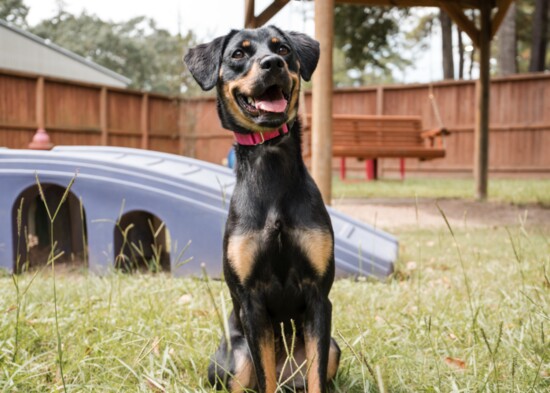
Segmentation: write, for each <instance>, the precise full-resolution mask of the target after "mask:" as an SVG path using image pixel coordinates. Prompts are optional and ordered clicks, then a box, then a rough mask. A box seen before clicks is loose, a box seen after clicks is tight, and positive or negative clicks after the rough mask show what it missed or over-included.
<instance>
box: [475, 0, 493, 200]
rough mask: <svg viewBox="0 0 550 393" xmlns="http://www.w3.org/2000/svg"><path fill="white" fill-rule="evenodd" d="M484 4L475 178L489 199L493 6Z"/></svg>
mask: <svg viewBox="0 0 550 393" xmlns="http://www.w3.org/2000/svg"><path fill="white" fill-rule="evenodd" d="M487 3H488V2H486V3H485V4H483V5H482V8H481V32H480V33H481V34H480V47H479V52H480V53H479V81H478V83H477V86H476V87H477V106H478V107H477V112H476V128H475V135H474V178H475V187H476V188H475V193H476V198H477V199H478V200H485V199H487V186H488V173H489V89H490V85H489V84H490V73H489V60H490V57H491V6H490V4H487Z"/></svg>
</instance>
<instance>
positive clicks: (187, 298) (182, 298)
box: [177, 293, 193, 305]
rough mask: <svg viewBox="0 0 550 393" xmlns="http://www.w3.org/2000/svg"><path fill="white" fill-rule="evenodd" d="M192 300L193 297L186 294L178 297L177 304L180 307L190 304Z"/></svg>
mask: <svg viewBox="0 0 550 393" xmlns="http://www.w3.org/2000/svg"><path fill="white" fill-rule="evenodd" d="M192 300H193V296H191V295H190V294H188V293H186V294H184V295H181V296H180V298H179V299H178V302H177V303H178V304H180V305H184V304H189V303H191V301H192Z"/></svg>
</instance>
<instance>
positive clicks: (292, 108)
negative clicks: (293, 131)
mask: <svg viewBox="0 0 550 393" xmlns="http://www.w3.org/2000/svg"><path fill="white" fill-rule="evenodd" d="M285 66H286V65H285ZM287 70H288V67H287ZM288 74H289V75H290V79H292V86H294V88H293V89H292V94H291V96H290V102H289V104H288V108H289V110H288V121H289V122H290V121H292V120H293V119H294V118H295V117H296V114H297V111H298V98H299V97H300V75H299V74H297V73H294V72H292V71H288Z"/></svg>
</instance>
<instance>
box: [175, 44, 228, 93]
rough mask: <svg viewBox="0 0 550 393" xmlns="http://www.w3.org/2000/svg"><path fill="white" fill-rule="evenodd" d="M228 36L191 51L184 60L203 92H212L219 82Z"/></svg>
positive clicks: (198, 46)
mask: <svg viewBox="0 0 550 393" xmlns="http://www.w3.org/2000/svg"><path fill="white" fill-rule="evenodd" d="M225 39H226V36H222V37H218V38H216V39H215V40H214V41H212V42H209V43H207V44H200V45H197V46H196V47H194V48H191V49H189V52H187V54H186V55H185V56H184V58H183V60H184V61H185V64H187V68H189V71H191V75H193V78H195V80H196V81H197V83H198V84H199V85H200V87H201V89H203V90H210V89H212V88H213V87H214V86H216V83H217V82H218V77H219V72H220V63H221V58H222V52H223V47H224V43H225Z"/></svg>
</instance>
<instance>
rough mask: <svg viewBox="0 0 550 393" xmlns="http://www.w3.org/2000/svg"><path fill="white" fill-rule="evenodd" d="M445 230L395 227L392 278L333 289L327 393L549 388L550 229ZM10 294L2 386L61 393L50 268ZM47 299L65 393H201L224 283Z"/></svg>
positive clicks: (76, 289) (84, 279)
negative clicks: (337, 352)
mask: <svg viewBox="0 0 550 393" xmlns="http://www.w3.org/2000/svg"><path fill="white" fill-rule="evenodd" d="M453 233H454V237H453V235H452V234H451V232H449V230H448V229H437V230H423V229H421V228H419V229H415V230H406V231H403V232H401V233H399V234H398V235H399V237H400V241H401V260H400V262H399V264H398V266H397V271H396V273H395V275H394V276H393V277H391V278H390V279H388V280H387V281H386V282H374V281H364V280H359V281H356V280H352V279H344V280H338V281H336V283H335V285H334V288H333V291H332V293H331V298H332V302H333V304H334V322H333V334H334V336H336V337H337V339H338V341H339V343H340V345H341V346H342V348H343V355H342V362H341V366H340V371H339V373H338V376H337V379H336V381H335V384H334V386H333V391H335V392H364V391H367V392H378V391H387V392H417V391H427V392H431V391H433V392H450V391H457V392H458V391H467V392H471V391H502V392H508V391H517V392H527V391H534V392H543V391H548V389H549V388H550V344H549V340H550V328H549V326H550V319H549V318H550V304H549V303H550V296H549V291H550V281H549V276H550V243H549V240H548V239H549V233H546V232H543V231H541V230H539V229H537V228H531V229H526V228H521V227H515V228H509V229H505V228H487V229H475V230H468V231H464V230H461V229H460V228H459V229H455V230H454V232H453ZM17 285H18V287H19V293H20V294H19V300H18V297H17V291H16V287H15V285H14V281H13V280H12V277H11V276H8V275H4V276H3V277H1V278H0V370H1V374H0V390H1V391H3V392H8V391H9V392H44V391H59V390H62V387H63V381H62V378H61V374H60V369H59V367H58V363H57V359H58V354H59V352H58V347H57V342H58V341H57V334H56V317H55V311H54V310H55V304H54V293H53V280H52V274H51V268H47V269H46V270H44V271H43V272H41V273H39V274H38V275H37V276H36V277H34V276H33V275H32V274H30V273H27V274H24V275H22V276H19V277H17ZM56 291H57V308H58V324H59V339H60V343H61V347H60V348H61V353H62V359H63V360H62V364H63V376H64V379H65V384H66V388H67V390H68V391H79V392H110V391H113V392H136V391H143V392H161V391H167V392H197V391H206V392H209V391H211V389H209V388H208V386H207V383H206V381H205V378H206V372H205V370H206V366H207V362H208V357H209V355H210V354H211V353H212V352H213V351H214V349H215V346H216V344H217V341H218V338H219V336H220V334H221V331H222V330H221V327H220V324H219V323H218V318H217V317H216V307H217V309H218V310H219V311H220V312H222V311H223V309H224V308H225V309H229V308H230V305H229V302H228V299H229V297H228V294H227V291H226V289H225V287H224V285H223V283H222V282H219V281H209V283H207V282H206V281H205V280H200V279H191V278H172V277H170V276H168V275H164V274H158V275H147V274H145V275H144V274H136V275H125V274H118V273H113V274H110V275H108V276H105V277H97V276H92V275H87V274H86V273H84V272H83V273H66V272H65V273H61V274H59V273H58V274H57V275H56ZM210 294H212V295H213V298H214V300H215V303H216V307H214V306H213V302H212V300H211V296H210ZM222 303H224V306H225V307H221V305H222ZM18 312H19V314H18ZM222 314H223V312H222Z"/></svg>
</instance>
